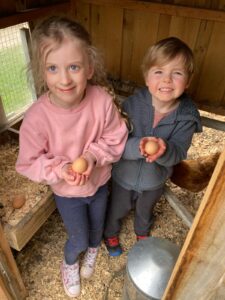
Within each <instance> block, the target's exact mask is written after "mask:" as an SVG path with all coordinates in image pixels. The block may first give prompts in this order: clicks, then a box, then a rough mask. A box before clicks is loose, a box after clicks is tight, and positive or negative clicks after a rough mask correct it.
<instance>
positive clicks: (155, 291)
mask: <svg viewBox="0 0 225 300" xmlns="http://www.w3.org/2000/svg"><path fill="white" fill-rule="evenodd" d="M179 252H180V249H179V247H178V246H177V245H175V244H173V243H172V242H170V241H168V240H166V239H162V238H156V237H149V238H148V239H146V240H141V241H139V242H137V243H136V244H135V245H134V247H133V248H132V249H131V250H130V252H129V253H128V260H127V274H128V275H129V278H130V280H131V281H132V282H133V283H134V285H135V286H136V288H137V289H139V290H140V291H141V292H143V293H144V294H145V295H147V296H150V297H153V298H156V299H161V297H162V296H163V293H164V290H165V288H166V286H167V283H168V280H169V278H170V275H171V273H172V270H173V267H174V265H175V262H176V260H177V257H178V255H179Z"/></svg>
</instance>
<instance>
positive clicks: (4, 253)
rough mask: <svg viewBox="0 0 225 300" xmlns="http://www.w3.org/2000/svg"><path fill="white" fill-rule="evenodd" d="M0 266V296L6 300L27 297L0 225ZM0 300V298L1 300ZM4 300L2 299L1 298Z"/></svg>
mask: <svg viewBox="0 0 225 300" xmlns="http://www.w3.org/2000/svg"><path fill="white" fill-rule="evenodd" d="M0 265H1V270H3V272H1V275H6V276H3V277H4V278H3V277H2V276H0V278H1V279H0V285H1V289H0V294H1V293H2V294H3V295H4V297H5V298H6V299H10V297H9V295H11V296H12V299H15V300H17V299H18V300H22V299H25V297H26V296H27V292H26V289H25V286H24V283H23V281H22V278H21V275H20V272H19V269H18V268H17V265H16V262H15V259H14V257H13V255H12V252H11V249H10V246H9V244H8V241H7V239H6V238H5V234H4V231H3V228H2V225H1V223H0ZM1 299H2V298H1ZM3 299H4V298H3Z"/></svg>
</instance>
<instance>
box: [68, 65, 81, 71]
mask: <svg viewBox="0 0 225 300" xmlns="http://www.w3.org/2000/svg"><path fill="white" fill-rule="evenodd" d="M70 69H71V71H78V70H79V69H80V67H79V66H77V65H71V66H70Z"/></svg>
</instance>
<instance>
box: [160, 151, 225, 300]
mask: <svg viewBox="0 0 225 300" xmlns="http://www.w3.org/2000/svg"><path fill="white" fill-rule="evenodd" d="M224 220H225V150H224V152H223V153H222V154H221V156H220V158H219V160H218V163H217V166H216V168H215V170H214V173H213V176H212V178H211V180H210V182H209V185H208V188H207V190H206V193H205V195H204V197H203V200H202V202H201V205H200V207H199V209H198V211H197V214H196V216H195V219H194V222H193V225H192V227H191V229H190V231H189V233H188V235H187V238H186V241H185V243H184V245H183V248H182V250H181V253H180V256H179V258H178V261H177V263H176V265H175V268H174V270H173V273H172V275H171V278H170V281H169V283H168V286H167V289H166V291H165V293H164V296H163V300H180V299H182V300H189V299H204V300H206V299H207V300H209V299H223V297H224V295H225V267H224V266H225V255H224V252H225V243H224V232H225V222H224ZM222 295H223V296H222Z"/></svg>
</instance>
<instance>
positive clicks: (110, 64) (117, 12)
mask: <svg viewBox="0 0 225 300" xmlns="http://www.w3.org/2000/svg"><path fill="white" fill-rule="evenodd" d="M91 14H92V19H91V36H92V38H93V44H94V45H95V46H96V47H97V48H99V49H100V50H101V51H102V53H103V54H104V61H105V65H106V69H107V71H108V72H109V73H110V74H111V75H113V76H114V77H119V70H120V60H121V42H122V29H123V10H122V9H121V8H118V7H108V6H107V7H103V6H102V7H99V6H95V5H93V6H92V8H91Z"/></svg>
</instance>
